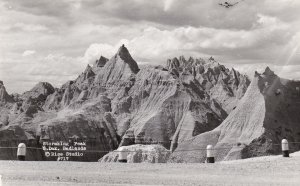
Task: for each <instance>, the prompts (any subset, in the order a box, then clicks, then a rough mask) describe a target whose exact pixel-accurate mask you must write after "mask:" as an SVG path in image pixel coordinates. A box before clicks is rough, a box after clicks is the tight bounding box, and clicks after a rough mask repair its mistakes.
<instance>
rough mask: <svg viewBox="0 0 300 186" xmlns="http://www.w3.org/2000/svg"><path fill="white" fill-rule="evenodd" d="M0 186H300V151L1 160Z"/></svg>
mask: <svg viewBox="0 0 300 186" xmlns="http://www.w3.org/2000/svg"><path fill="white" fill-rule="evenodd" d="M0 175H2V185H1V181H0V186H18V185H22V186H26V185H47V186H49V185H55V186H57V185H76V186H79V185H93V186H94V185H101V186H108V185H115V186H119V185H170V186H171V185H239V186H240V185H263V186H266V185H285V186H287V185H295V186H296V185H297V186H299V185H300V153H299V152H298V153H294V154H291V157H290V158H283V157H281V156H270V157H260V158H252V159H247V160H236V161H227V162H219V163H215V164H200V163H199V164H170V163H168V164H150V163H139V164H137V163H136V164H129V163H127V164H126V163H125V164H122V163H98V162H93V163H92V162H91V163H84V162H32V161H25V162H20V161H0Z"/></svg>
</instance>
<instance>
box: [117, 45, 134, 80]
mask: <svg viewBox="0 0 300 186" xmlns="http://www.w3.org/2000/svg"><path fill="white" fill-rule="evenodd" d="M117 56H119V57H120V58H121V59H122V60H123V61H124V62H125V63H127V64H128V65H129V67H130V69H131V71H132V72H133V73H135V74H136V73H138V72H139V70H140V69H139V67H138V65H137V63H136V61H135V60H134V59H133V58H132V57H131V55H130V53H129V51H128V49H127V48H126V47H125V45H124V44H123V45H122V46H121V47H120V48H119V50H118V52H117V54H116V55H115V57H117Z"/></svg>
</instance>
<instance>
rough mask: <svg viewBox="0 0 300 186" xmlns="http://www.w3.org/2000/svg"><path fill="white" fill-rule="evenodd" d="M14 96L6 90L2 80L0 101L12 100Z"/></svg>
mask: <svg viewBox="0 0 300 186" xmlns="http://www.w3.org/2000/svg"><path fill="white" fill-rule="evenodd" d="M12 101H13V99H12V97H11V96H10V95H9V94H8V93H7V92H6V89H5V87H4V84H3V81H0V103H6V102H12Z"/></svg>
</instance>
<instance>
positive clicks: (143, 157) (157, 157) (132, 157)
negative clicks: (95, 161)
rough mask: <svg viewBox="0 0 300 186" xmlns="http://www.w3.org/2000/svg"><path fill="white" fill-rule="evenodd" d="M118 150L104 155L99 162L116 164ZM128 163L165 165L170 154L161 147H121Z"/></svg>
mask: <svg viewBox="0 0 300 186" xmlns="http://www.w3.org/2000/svg"><path fill="white" fill-rule="evenodd" d="M119 151H120V148H119V149H117V150H115V151H113V152H110V153H108V154H106V155H105V156H103V157H102V158H101V159H99V162H101V163H104V162H117V161H118V157H119ZM122 151H126V153H127V162H128V163H167V161H168V159H169V156H170V154H171V152H170V151H169V150H167V149H166V148H164V147H163V146H161V145H131V146H124V147H122Z"/></svg>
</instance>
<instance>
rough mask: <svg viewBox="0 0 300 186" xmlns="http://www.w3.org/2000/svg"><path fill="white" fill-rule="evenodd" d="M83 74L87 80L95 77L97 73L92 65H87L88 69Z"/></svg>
mask: <svg viewBox="0 0 300 186" xmlns="http://www.w3.org/2000/svg"><path fill="white" fill-rule="evenodd" d="M83 73H84V76H85V79H88V78H90V77H93V76H95V73H94V72H93V69H92V67H91V66H90V65H87V67H86V68H85V70H84V72H83Z"/></svg>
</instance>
